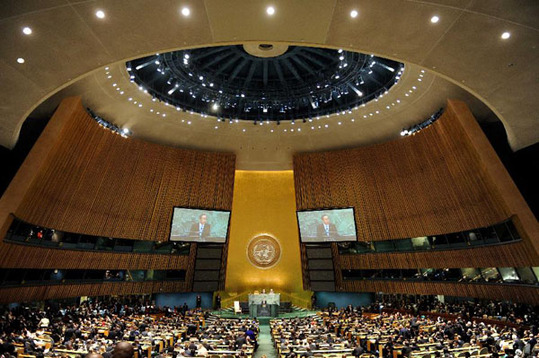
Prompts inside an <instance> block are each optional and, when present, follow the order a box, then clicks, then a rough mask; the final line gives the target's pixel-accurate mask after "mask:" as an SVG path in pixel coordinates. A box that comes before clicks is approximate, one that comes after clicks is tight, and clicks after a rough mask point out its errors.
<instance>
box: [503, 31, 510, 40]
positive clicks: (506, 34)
mask: <svg viewBox="0 0 539 358" xmlns="http://www.w3.org/2000/svg"><path fill="white" fill-rule="evenodd" d="M510 37H511V33H510V32H507V31H506V32H504V33H503V34H502V36H501V38H502V39H503V40H507V39H508V38H510Z"/></svg>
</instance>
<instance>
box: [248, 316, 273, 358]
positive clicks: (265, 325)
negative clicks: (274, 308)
mask: <svg viewBox="0 0 539 358" xmlns="http://www.w3.org/2000/svg"><path fill="white" fill-rule="evenodd" d="M259 329H260V332H259V333H258V349H257V350H256V352H255V354H254V358H260V357H262V356H263V355H264V354H265V355H266V357H268V358H277V351H276V350H275V347H274V346H273V342H272V341H271V330H270V326H269V320H263V321H262V320H261V322H260V325H259Z"/></svg>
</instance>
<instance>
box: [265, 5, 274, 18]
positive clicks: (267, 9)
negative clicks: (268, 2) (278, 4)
mask: <svg viewBox="0 0 539 358" xmlns="http://www.w3.org/2000/svg"><path fill="white" fill-rule="evenodd" d="M266 13H267V14H268V15H270V16H271V15H273V14H275V8H274V7H273V6H268V7H267V8H266Z"/></svg>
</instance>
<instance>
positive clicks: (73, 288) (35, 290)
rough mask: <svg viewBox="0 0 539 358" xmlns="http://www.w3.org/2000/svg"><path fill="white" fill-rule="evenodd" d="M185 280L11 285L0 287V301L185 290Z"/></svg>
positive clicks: (187, 288) (186, 288)
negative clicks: (10, 286)
mask: <svg viewBox="0 0 539 358" xmlns="http://www.w3.org/2000/svg"><path fill="white" fill-rule="evenodd" d="M188 290H189V285H188V283H187V282H178V281H160V282H114V283H111V282H106V283H88V284H74V285H70V284H64V285H48V286H47V285H45V286H27V287H12V288H1V289H0V303H10V302H32V301H42V300H49V299H57V298H68V297H80V296H92V297H95V296H110V295H137V294H148V293H164V292H185V291H188Z"/></svg>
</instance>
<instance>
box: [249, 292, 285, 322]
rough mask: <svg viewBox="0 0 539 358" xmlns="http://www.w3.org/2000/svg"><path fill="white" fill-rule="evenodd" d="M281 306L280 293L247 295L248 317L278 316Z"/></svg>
mask: <svg viewBox="0 0 539 358" xmlns="http://www.w3.org/2000/svg"><path fill="white" fill-rule="evenodd" d="M280 304H281V294H280V293H255V294H249V316H251V317H261V316H271V317H277V316H278V315H279V306H280Z"/></svg>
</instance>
